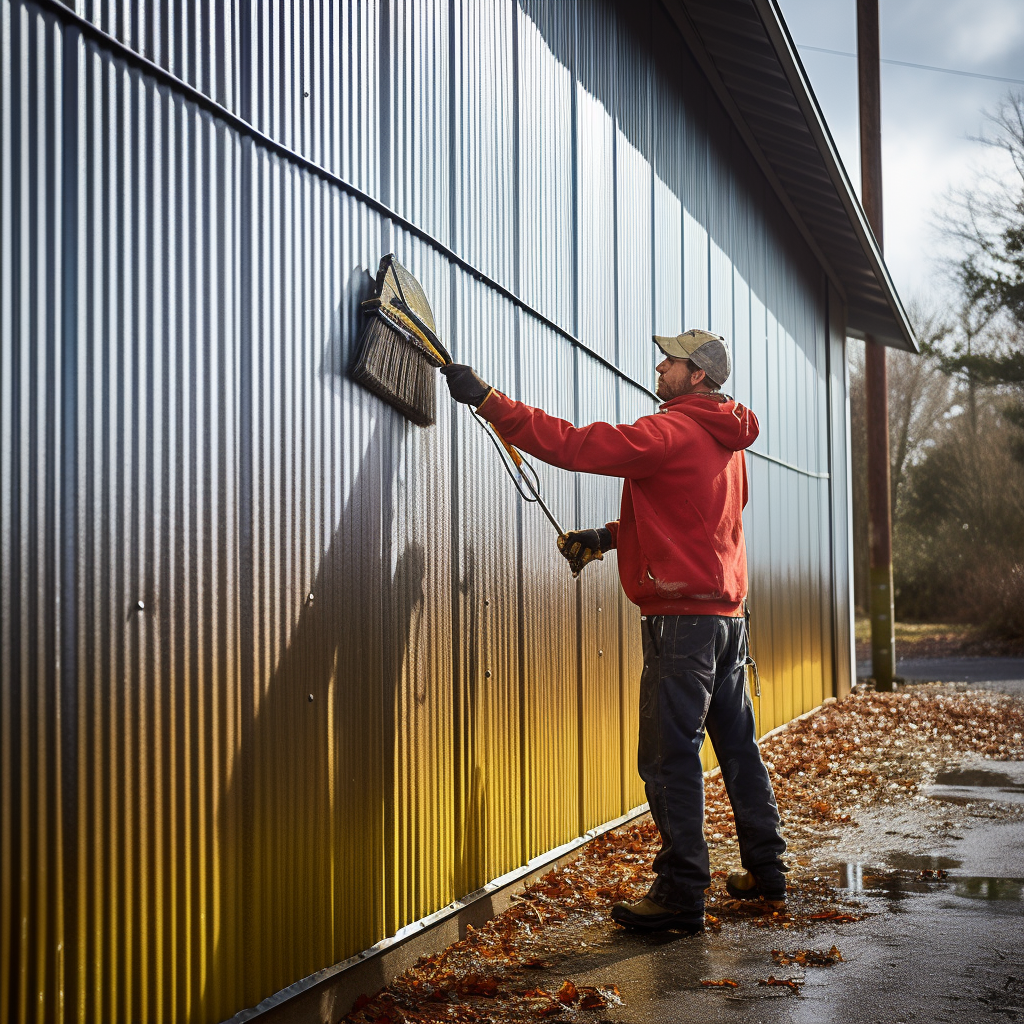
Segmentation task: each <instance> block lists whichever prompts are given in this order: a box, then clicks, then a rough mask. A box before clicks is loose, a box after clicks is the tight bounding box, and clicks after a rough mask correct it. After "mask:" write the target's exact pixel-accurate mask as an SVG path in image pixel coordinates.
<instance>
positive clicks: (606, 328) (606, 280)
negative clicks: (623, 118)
mask: <svg viewBox="0 0 1024 1024" xmlns="http://www.w3.org/2000/svg"><path fill="white" fill-rule="evenodd" d="M576 111H577V113H576V124H577V129H576V130H577V133H578V142H577V150H578V154H579V155H578V167H579V174H578V177H577V180H576V216H577V223H578V226H579V227H578V238H579V240H578V243H577V260H578V268H579V269H578V273H579V320H578V324H577V333H578V336H579V338H580V340H581V341H582V342H584V344H586V345H589V346H590V347H591V348H592V349H593V350H594V351H595V352H597V353H598V354H599V355H601V356H604V358H605V359H607V360H609V361H611V362H614V361H615V348H616V322H615V288H616V280H615V230H616V224H615V157H614V153H615V126H614V124H613V122H612V119H611V116H610V115H609V113H608V111H607V110H606V109H605V107H603V106H602V104H601V102H600V101H599V100H598V99H597V98H596V97H594V96H592V95H591V94H590V93H588V92H587V91H586V90H585V89H584V88H583V86H582V85H580V84H579V83H577V85H576Z"/></svg>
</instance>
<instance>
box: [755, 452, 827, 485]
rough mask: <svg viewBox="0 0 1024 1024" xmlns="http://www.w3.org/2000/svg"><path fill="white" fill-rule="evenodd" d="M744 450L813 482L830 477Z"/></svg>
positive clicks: (770, 456)
mask: <svg viewBox="0 0 1024 1024" xmlns="http://www.w3.org/2000/svg"><path fill="white" fill-rule="evenodd" d="M745 450H746V451H748V452H750V454H751V455H756V456H757V457H758V458H759V459H766V460H767V461H768V462H774V463H775V465H776V466H782V467H783V468H784V469H791V470H792V471H793V472H794V473H802V474H803V475H804V476H809V477H813V478H814V479H815V480H828V479H829V476H830V474H828V473H816V472H815V471H814V470H813V469H803V468H802V467H801V466H794V465H793V463H792V462H784V461H783V460H782V459H777V458H776V457H775V456H774V455H769V454H768V453H767V452H759V451H758V450H757V449H756V448H747V449H745Z"/></svg>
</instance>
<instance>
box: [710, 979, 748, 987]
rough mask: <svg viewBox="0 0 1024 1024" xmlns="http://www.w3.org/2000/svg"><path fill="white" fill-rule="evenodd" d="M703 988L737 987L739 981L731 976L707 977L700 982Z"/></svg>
mask: <svg viewBox="0 0 1024 1024" xmlns="http://www.w3.org/2000/svg"><path fill="white" fill-rule="evenodd" d="M701 984H702V985H703V986H704V987H705V988H739V987H740V983H739V982H738V981H733V979H732V978H717V979H712V978H708V979H706V980H704V981H702V982H701Z"/></svg>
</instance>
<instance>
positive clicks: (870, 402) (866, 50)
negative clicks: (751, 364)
mask: <svg viewBox="0 0 1024 1024" xmlns="http://www.w3.org/2000/svg"><path fill="white" fill-rule="evenodd" d="M879 56H880V54H879V35H878V0H857V84H858V92H859V95H860V180H861V202H862V203H863V206H864V212H865V213H866V214H867V217H868V223H869V224H870V225H871V229H872V230H873V231H874V233H875V238H876V239H878V248H879V249H881V248H882V99H881V93H882V90H881V83H880V76H879V66H880V64H879ZM864 348H865V366H864V371H865V372H864V390H865V392H866V395H867V434H868V437H867V441H868V516H869V524H870V538H871V607H870V614H871V671H872V675H873V676H874V677H875V689H876V690H891V689H892V688H893V682H892V680H893V674H894V671H895V668H896V635H895V623H894V614H893V597H892V514H891V507H890V505H891V501H890V489H889V488H890V484H889V393H888V383H887V379H886V369H885V349H884V348H883V346H882V345H880V344H879V343H878V342H876V341H875V339H874V338H872V337H871V336H870V335H869V336H868V338H867V344H866V345H865V347H864Z"/></svg>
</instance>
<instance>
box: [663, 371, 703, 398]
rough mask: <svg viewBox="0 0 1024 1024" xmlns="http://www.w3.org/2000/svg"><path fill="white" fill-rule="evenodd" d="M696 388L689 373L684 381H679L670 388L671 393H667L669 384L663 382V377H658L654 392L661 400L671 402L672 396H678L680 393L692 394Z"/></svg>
mask: <svg viewBox="0 0 1024 1024" xmlns="http://www.w3.org/2000/svg"><path fill="white" fill-rule="evenodd" d="M696 390H697V385H696V384H694V383H693V375H692V374H691V375H690V376H689V377H687V379H686V380H685V381H681V382H680V383H678V384H676V385H675V387H674V388H672V389H671V394H669V393H668V391H669V385H668V384H667V383H666V382H665V378H664V377H659V378H658V384H657V386H656V387H655V389H654V393H655V394H656V395H657V396H658V397H659V398H660V399H661V400H662V401H663V402H671V401H672V399H673V398H679V397H681V396H682V395H692V394H693V393H694V391H696Z"/></svg>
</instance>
